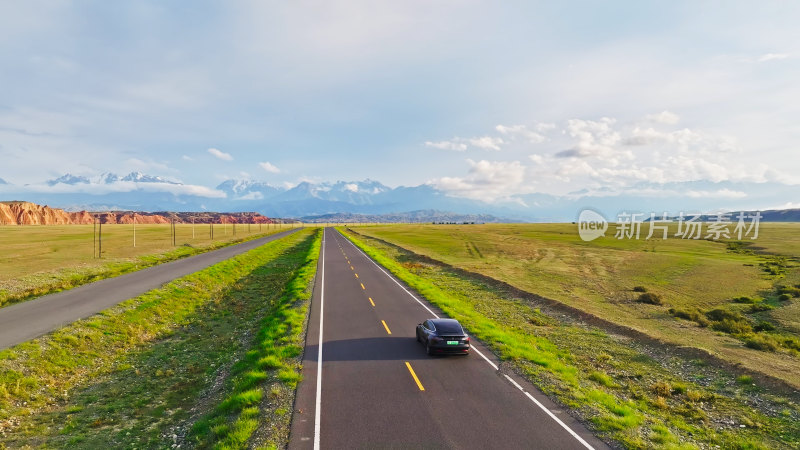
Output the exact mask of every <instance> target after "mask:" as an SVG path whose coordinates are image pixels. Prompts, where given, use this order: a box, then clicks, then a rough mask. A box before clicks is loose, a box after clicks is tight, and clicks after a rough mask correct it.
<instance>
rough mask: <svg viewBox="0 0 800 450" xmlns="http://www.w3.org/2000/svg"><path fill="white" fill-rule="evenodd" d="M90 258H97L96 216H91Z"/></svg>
mask: <svg viewBox="0 0 800 450" xmlns="http://www.w3.org/2000/svg"><path fill="white" fill-rule="evenodd" d="M92 218H93V219H94V220H92V225H94V228H92V258H93V259H94V258H97V216H92Z"/></svg>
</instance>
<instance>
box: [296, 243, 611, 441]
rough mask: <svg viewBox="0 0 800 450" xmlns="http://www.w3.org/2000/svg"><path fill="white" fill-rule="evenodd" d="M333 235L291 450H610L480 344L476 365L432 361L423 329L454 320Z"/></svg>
mask: <svg viewBox="0 0 800 450" xmlns="http://www.w3.org/2000/svg"><path fill="white" fill-rule="evenodd" d="M324 236H325V238H324V245H323V254H322V257H321V258H320V263H319V267H318V273H317V279H316V286H315V290H314V298H313V300H312V309H311V315H310V319H309V329H308V336H307V340H306V348H305V353H304V361H303V376H304V379H303V381H302V382H301V383H300V385H299V388H298V396H297V400H296V402H295V411H294V416H293V421H292V430H291V435H290V441H289V448H290V449H310V448H323V449H359V448H363V449H375V448H426V449H427V448H430V449H433V448H436V449H438V448H480V449H485V448H502V449H515V448H525V449H532V448H546V449H582V448H596V449H601V448H602V449H604V448H608V447H607V446H606V445H605V444H604V443H603V442H601V441H600V440H598V439H597V438H595V437H594V436H593V435H592V434H591V433H590V432H589V431H588V430H587V429H586V428H585V427H583V426H582V425H581V424H580V423H579V422H577V421H576V420H574V419H573V418H572V417H571V416H569V415H568V414H566V413H565V412H564V411H561V410H560V409H559V407H558V406H557V405H555V404H554V403H552V402H551V401H550V400H549V399H548V398H547V397H545V396H544V395H542V394H541V393H540V392H539V391H538V390H536V388H535V387H534V386H533V385H531V384H530V383H527V382H525V381H523V380H521V379H520V378H518V377H516V376H515V375H511V376H509V375H507V374H505V373H503V372H502V371H498V370H497V364H498V361H497V359H496V358H495V357H494V356H493V355H492V354H491V353H490V352H489V351H488V350H487V349H486V348H484V347H483V346H482V345H479V344H478V343H477V342H475V340H474V339H473V342H472V343H473V349H472V353H471V354H470V355H469V356H448V357H429V356H427V355H426V354H425V350H424V348H423V346H422V345H421V344H419V343H417V342H416V338H415V327H416V325H417V324H418V323H420V322H422V321H423V320H425V319H428V318H432V317H434V316H435V315H438V316H440V317H446V316H444V315H443V314H442V313H441V312H440V311H439V310H437V309H435V308H434V307H432V306H431V305H429V304H428V303H427V302H425V301H424V300H418V299H417V298H415V297H413V296H412V294H411V293H410V292H409V291H407V290H406V288H405V287H403V286H402V285H401V284H400V283H399V282H398V281H396V280H395V279H394V278H393V277H391V276H389V275H388V273H386V272H385V271H384V270H383V269H382V268H379V267H378V266H377V265H376V264H375V263H374V262H373V261H372V260H371V259H369V258H368V257H366V255H364V254H363V253H362V252H360V251H359V250H358V249H357V248H356V247H355V246H353V245H352V244H351V243H350V242H349V241H347V240H346V239H345V238H344V237H343V236H341V235H340V234H339V233H338V232H336V231H335V230H333V229H327V230H325V235H324ZM320 336H321V337H322V338H321V339H320ZM320 345H321V349H322V350H321V356H322V357H321V364H320V363H319V361H320V358H319V356H320ZM479 353H482V354H483V355H484V356H485V358H484V357H482V356H481V355H480V354H479Z"/></svg>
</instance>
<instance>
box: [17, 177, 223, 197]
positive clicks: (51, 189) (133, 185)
mask: <svg viewBox="0 0 800 450" xmlns="http://www.w3.org/2000/svg"><path fill="white" fill-rule="evenodd" d="M12 189H13V190H14V191H19V192H35V193H41V194H76V193H81V194H92V195H103V194H109V193H119V192H134V191H141V192H168V193H171V194H174V195H194V196H198V197H207V198H225V197H227V195H226V194H225V193H224V192H222V191H219V190H216V189H211V188H208V187H205V186H198V185H193V184H174V183H137V182H135V181H117V182H114V183H108V184H106V183H80V184H74V185H71V184H63V183H59V184H56V185H53V186H50V185H47V184H27V185H25V186H20V187H11V188H9V189H7V190H8V191H11V190H12Z"/></svg>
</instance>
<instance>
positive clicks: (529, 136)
mask: <svg viewBox="0 0 800 450" xmlns="http://www.w3.org/2000/svg"><path fill="white" fill-rule="evenodd" d="M548 126H553V127H555V125H553V124H537V125H536V130H537V131H546V130H548V129H549V128H548ZM494 129H495V130H497V132H499V133H500V134H502V135H506V136H509V137H511V138H512V139H513V138H516V137H517V136H519V137H522V138H523V139H526V140H527V141H528V142H530V143H532V144H539V143H542V142H544V141H545V140H546V138H545V137H544V136H543V135H542V134H540V133H539V132H536V131H531V130H529V129H528V127H527V126H525V125H509V126H506V125H497V126H496V127H494Z"/></svg>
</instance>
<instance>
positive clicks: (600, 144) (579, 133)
mask: <svg viewBox="0 0 800 450" xmlns="http://www.w3.org/2000/svg"><path fill="white" fill-rule="evenodd" d="M615 123H616V120H615V119H612V118H609V117H603V118H602V119H600V120H598V121H594V120H581V119H571V120H569V121H567V128H566V130H565V131H566V132H567V134H568V135H569V136H570V137H572V138H573V139H575V141H576V142H575V144H574V145H573V146H572V147H571V148H569V149H567V150H562V151H560V152H558V153H556V156H557V157H559V158H589V157H594V158H603V159H604V160H606V162H607V163H608V164H610V165H612V166H615V165H617V164H619V163H620V160H622V159H632V158H633V155H632V154H631V153H630V152H629V151H627V150H623V149H620V148H618V147H617V145H618V144H619V143H620V142H621V141H622V137H621V136H620V134H619V132H617V131H616V130H615V129H614V127H613V125H614V124H615Z"/></svg>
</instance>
